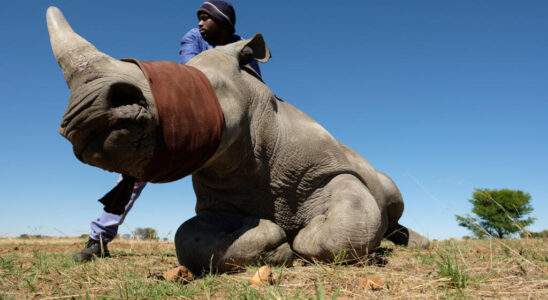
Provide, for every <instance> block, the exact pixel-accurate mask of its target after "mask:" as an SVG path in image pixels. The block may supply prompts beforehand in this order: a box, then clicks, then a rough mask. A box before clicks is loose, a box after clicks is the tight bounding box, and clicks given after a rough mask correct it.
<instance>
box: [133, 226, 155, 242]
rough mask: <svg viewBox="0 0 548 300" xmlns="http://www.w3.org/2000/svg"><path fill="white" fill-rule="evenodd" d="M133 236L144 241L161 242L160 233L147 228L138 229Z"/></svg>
mask: <svg viewBox="0 0 548 300" xmlns="http://www.w3.org/2000/svg"><path fill="white" fill-rule="evenodd" d="M133 235H134V236H135V237H137V238H140V239H142V240H159V239H160V238H159V237H158V232H157V231H156V229H154V228H150V227H146V228H141V227H138V228H137V229H135V231H134V232H133Z"/></svg>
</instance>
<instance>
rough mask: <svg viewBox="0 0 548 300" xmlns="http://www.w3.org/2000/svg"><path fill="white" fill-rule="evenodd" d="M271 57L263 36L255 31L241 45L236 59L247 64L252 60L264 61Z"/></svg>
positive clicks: (241, 63)
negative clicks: (253, 34)
mask: <svg viewBox="0 0 548 300" xmlns="http://www.w3.org/2000/svg"><path fill="white" fill-rule="evenodd" d="M271 57H272V55H270V50H269V49H268V46H266V43H265V42H264V39H263V36H262V35H261V34H260V33H257V34H255V36H253V37H252V38H251V39H249V40H247V42H246V43H244V44H243V45H242V48H241V49H240V54H239V55H238V60H239V61H240V65H247V64H248V63H250V62H251V61H252V60H257V61H260V62H262V63H265V62H267V61H268V59H269V58H271Z"/></svg>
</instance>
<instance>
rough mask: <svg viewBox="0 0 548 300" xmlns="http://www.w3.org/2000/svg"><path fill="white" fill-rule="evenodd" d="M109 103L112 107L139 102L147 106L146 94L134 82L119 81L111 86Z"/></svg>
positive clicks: (138, 103)
mask: <svg viewBox="0 0 548 300" xmlns="http://www.w3.org/2000/svg"><path fill="white" fill-rule="evenodd" d="M108 103H109V104H110V107H111V108H116V107H120V106H126V105H133V104H137V105H140V106H143V107H147V102H146V99H145V96H144V95H143V93H142V92H141V90H140V89H139V88H137V87H136V86H134V85H132V84H128V83H124V82H117V83H114V84H112V85H111V86H110V88H109V91H108Z"/></svg>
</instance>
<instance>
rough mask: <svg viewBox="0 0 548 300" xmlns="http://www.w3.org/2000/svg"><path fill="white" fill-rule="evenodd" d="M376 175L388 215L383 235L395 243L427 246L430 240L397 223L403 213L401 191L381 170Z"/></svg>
mask: <svg viewBox="0 0 548 300" xmlns="http://www.w3.org/2000/svg"><path fill="white" fill-rule="evenodd" d="M377 176H378V177H379V180H380V182H381V185H382V187H383V190H384V196H385V203H386V212H387V216H388V229H387V230H386V233H385V236H384V237H385V238H386V239H388V240H389V241H391V242H393V243H394V244H396V245H402V246H411V247H422V248H428V247H429V246H430V242H429V241H428V239H427V238H425V237H423V236H422V235H420V234H418V233H416V232H415V231H413V230H411V229H409V228H407V227H404V226H402V225H400V223H398V221H399V219H400V217H401V215H402V214H403V207H404V205H403V198H402V196H401V193H400V191H399V189H398V187H397V186H396V184H395V183H394V181H392V179H390V177H388V176H387V175H386V174H384V173H383V172H381V171H377Z"/></svg>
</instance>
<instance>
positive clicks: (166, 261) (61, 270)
mask: <svg viewBox="0 0 548 300" xmlns="http://www.w3.org/2000/svg"><path fill="white" fill-rule="evenodd" d="M84 243H85V240H84V239H57V238H43V239H11V238H8V239H0V299H25V298H40V299H71V298H75V299H96V298H109V299H118V298H124V299H128V298H133V299H134V298H162V299H165V298H182V299H226V298H228V299H333V297H334V296H335V297H337V299H364V298H373V299H376V298H379V299H401V298H403V299H409V298H411V299H440V298H441V299H447V298H458V299H460V298H472V299H480V298H495V299H548V275H547V273H548V240H546V239H523V240H521V239H514V240H496V239H493V240H448V241H439V242H433V243H432V247H431V248H430V249H416V248H405V247H396V246H394V245H392V244H390V243H386V244H383V245H382V248H381V250H382V251H379V252H378V253H375V254H374V255H372V256H371V257H369V258H368V259H364V260H363V261H361V262H359V263H358V264H352V265H347V264H345V263H344V256H343V255H341V259H339V260H338V261H337V262H336V263H332V264H324V263H312V262H306V261H302V260H299V261H297V263H296V264H295V266H293V267H290V268H276V267H273V268H272V271H273V273H274V279H275V284H274V285H263V286H258V287H257V286H253V285H250V284H249V279H250V278H251V277H252V276H253V274H254V273H255V272H256V271H257V267H249V268H247V269H246V270H245V271H243V272H240V273H235V274H222V275H206V276H204V277H202V278H197V279H195V280H194V281H192V282H190V283H188V284H181V283H177V282H168V281H166V280H163V278H162V276H161V275H162V274H163V272H165V271H166V270H168V269H170V268H172V267H175V266H177V258H176V257H175V250H174V246H173V243H171V242H159V241H140V240H129V241H127V240H115V241H113V242H112V243H111V244H109V248H110V250H111V254H112V255H113V257H111V258H107V259H96V260H95V261H93V262H91V263H87V264H76V263H73V262H72V261H71V257H72V254H73V253H74V252H76V251H78V250H80V249H81V247H82V246H83V244H84ZM366 276H374V277H378V278H380V279H381V280H382V283H383V284H384V285H383V286H382V287H380V288H378V289H368V288H367V287H366V285H365V284H364V280H363V279H364V278H365V277H366Z"/></svg>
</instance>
